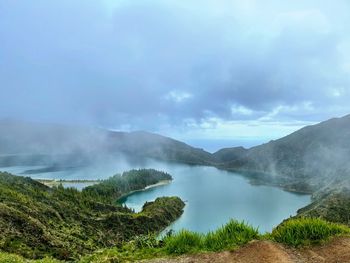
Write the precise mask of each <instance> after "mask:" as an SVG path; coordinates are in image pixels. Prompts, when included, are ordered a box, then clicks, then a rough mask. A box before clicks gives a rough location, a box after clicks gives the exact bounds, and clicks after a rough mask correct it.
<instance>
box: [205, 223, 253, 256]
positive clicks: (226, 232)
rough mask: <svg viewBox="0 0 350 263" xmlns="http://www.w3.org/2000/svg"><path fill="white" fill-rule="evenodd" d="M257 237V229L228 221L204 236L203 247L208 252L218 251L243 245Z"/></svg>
mask: <svg viewBox="0 0 350 263" xmlns="http://www.w3.org/2000/svg"><path fill="white" fill-rule="evenodd" d="M258 237H259V232H258V229H257V228H253V227H252V226H250V225H248V224H246V223H245V222H238V221H236V220H230V221H229V222H228V223H227V224H226V225H224V226H222V227H221V228H219V229H217V230H216V231H213V232H209V233H208V234H207V235H205V238H204V247H205V249H206V250H208V251H220V250H224V249H230V248H234V247H237V246H240V245H244V244H246V243H248V242H249V241H251V240H252V239H256V238H258Z"/></svg>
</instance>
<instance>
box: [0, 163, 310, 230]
mask: <svg viewBox="0 0 350 263" xmlns="http://www.w3.org/2000/svg"><path fill="white" fill-rule="evenodd" d="M38 168H40V167H38ZM132 168H155V169H158V170H163V171H166V172H168V173H170V174H171V175H172V176H173V178H174V180H173V181H172V182H171V183H170V184H167V185H162V186H158V187H155V188H150V189H147V190H144V191H141V192H136V193H133V194H131V195H129V196H128V197H126V198H125V204H126V205H127V206H128V207H130V208H133V209H135V210H136V211H140V210H141V208H142V206H143V204H144V203H145V202H146V201H152V200H154V199H155V198H157V197H160V196H179V197H180V198H181V199H182V200H184V201H185V202H186V207H185V211H184V213H183V215H182V216H181V217H180V218H179V219H178V220H177V221H176V222H175V223H173V224H172V225H171V226H170V228H171V229H174V230H179V229H182V228H186V229H189V230H193V231H198V232H203V233H204V232H208V231H210V230H214V229H216V228H217V227H219V226H221V225H222V224H225V223H226V222H227V221H228V220H229V219H230V218H234V219H238V220H244V221H246V222H248V223H250V224H252V225H253V226H255V227H259V230H260V232H262V233H263V232H265V231H271V230H272V228H273V227H274V226H276V225H278V224H279V223H280V222H281V221H282V220H283V219H286V218H288V217H289V216H291V215H294V214H295V213H296V211H297V210H298V209H299V208H301V207H303V206H305V205H307V204H309V203H310V196H309V195H300V194H295V193H290V192H286V191H283V190H281V189H279V188H275V187H269V186H256V185H251V184H249V181H248V180H247V179H246V178H245V177H243V176H241V175H239V174H237V173H232V172H227V171H222V170H218V169H216V168H213V167H205V166H188V165H180V164H168V163H160V162H154V161H149V162H146V163H143V164H138V165H135V164H133V165H129V164H128V163H125V162H120V161H115V162H108V163H103V164H101V163H99V164H95V165H92V166H90V167H84V168H76V169H71V170H66V171H59V172H50V173H40V174H31V175H29V176H30V177H32V178H44V179H67V180H69V179H89V180H96V179H105V178H108V177H110V176H112V175H113V174H115V173H117V172H118V173H120V172H122V171H126V170H129V169H132ZM27 169H32V167H11V168H10V167H8V168H1V169H0V170H6V171H9V172H12V173H14V174H20V173H21V172H23V171H25V170H27ZM69 186H73V187H77V188H81V185H80V184H77V185H76V186H75V185H74V183H71V184H70V185H69Z"/></svg>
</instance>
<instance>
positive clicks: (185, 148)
mask: <svg viewBox="0 0 350 263" xmlns="http://www.w3.org/2000/svg"><path fill="white" fill-rule="evenodd" d="M105 156H115V157H118V156H123V157H126V158H130V159H135V158H136V159H137V158H153V159H158V160H163V161H175V162H181V163H187V164H201V165H211V164H212V156H211V154H210V153H208V152H206V151H204V150H202V149H198V148H194V147H191V146H189V145H187V144H185V143H183V142H180V141H177V140H174V139H171V138H168V137H164V136H161V135H157V134H153V133H148V132H144V131H137V132H116V131H108V130H102V129H92V128H85V127H72V126H65V125H57V124H41V123H40V124H38V123H30V122H17V121H2V122H1V121H0V167H1V166H12V165H18V164H24V165H29V164H37V165H52V164H55V165H60V164H66V165H67V166H74V165H84V164H86V163H89V162H90V161H91V160H93V159H95V158H102V159H103V158H104V157H105Z"/></svg>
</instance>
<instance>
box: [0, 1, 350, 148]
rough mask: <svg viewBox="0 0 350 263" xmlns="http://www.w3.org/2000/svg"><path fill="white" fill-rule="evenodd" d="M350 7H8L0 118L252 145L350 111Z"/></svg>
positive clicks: (0, 55) (0, 29)
mask: <svg viewBox="0 0 350 263" xmlns="http://www.w3.org/2000/svg"><path fill="white" fill-rule="evenodd" d="M349 13H350V2H349V1H348V0H344V1H342V0H332V1H322V0H317V1H316V0H315V1H314V0H286V1H280V0H245V1H242V0H215V1H213V0H212V1H209V0H186V1H179V0H103V1H102V0H101V1H95V0H94V1H92V0H74V1H72V0H50V1H47V0H35V1H29V0H18V1H13V0H0V103H1V107H0V119H8V118H9V119H17V120H29V121H37V122H50V123H66V124H79V125H87V126H96V127H103V128H108V129H113V130H124V131H132V130H146V131H151V132H156V133H161V134H163V135H167V136H171V137H174V138H177V139H180V140H184V141H187V142H193V143H194V144H198V146H200V145H201V141H203V140H217V141H225V142H226V141H230V140H232V141H235V142H236V141H241V142H242V144H244V145H248V146H251V145H253V144H255V143H257V142H263V141H268V140H270V139H276V138H279V137H281V136H284V135H287V134H289V133H290V132H293V131H295V130H297V129H299V128H301V127H303V126H305V125H309V124H314V123H317V122H319V121H322V120H325V119H328V118H331V117H340V116H343V115H346V114H349V113H350V103H349V101H350V86H349V84H350V29H349V25H350V16H349Z"/></svg>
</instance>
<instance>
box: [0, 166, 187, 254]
mask: <svg viewBox="0 0 350 263" xmlns="http://www.w3.org/2000/svg"><path fill="white" fill-rule="evenodd" d="M139 173H140V174H142V177H143V180H146V181H147V182H146V184H152V183H154V182H155V179H154V178H155V177H157V178H158V180H165V179H169V175H168V174H165V173H161V172H157V171H154V170H140V171H132V172H130V173H126V174H124V176H115V177H114V178H112V179H109V180H107V181H106V182H102V185H110V183H112V182H113V181H114V180H118V181H120V182H124V183H129V184H130V185H131V189H137V188H138V187H144V184H141V185H135V187H133V186H132V185H133V184H134V183H133V182H136V183H137V180H136V181H134V180H135V177H137V174H139ZM154 173H155V175H154ZM117 178H118V179H117ZM107 182H108V183H109V184H107ZM95 187H96V188H97V187H98V188H99V189H104V187H101V186H95ZM106 188H107V187H106ZM112 188H113V184H112ZM109 189H110V188H109ZM128 190H129V189H125V191H128ZM115 192H116V193H120V194H124V193H126V192H124V190H123V189H122V188H120V189H119V188H118V189H117V190H116V191H115ZM99 196H100V198H96V194H91V192H90V191H83V192H79V191H77V190H75V189H72V188H70V189H64V188H63V187H57V188H49V187H47V186H45V185H43V184H41V183H39V182H36V181H34V180H32V179H30V178H25V177H19V176H14V175H11V174H8V173H0V231H1V233H2V234H1V235H0V250H1V251H5V252H10V253H16V254H20V255H22V256H24V257H26V258H42V257H45V256H52V257H55V258H58V259H65V260H73V259H77V258H78V257H80V256H81V255H82V254H86V253H89V252H92V251H94V250H96V249H99V248H107V247H115V246H118V245H120V244H121V243H122V242H123V241H127V240H130V239H132V238H133V237H135V236H137V235H142V234H148V233H152V232H158V231H160V230H162V229H164V228H165V227H166V226H168V225H169V224H170V223H171V222H172V221H174V220H175V219H177V218H178V217H179V216H180V215H181V214H182V212H183V207H184V203H183V202H182V201H181V199H179V198H177V197H162V198H158V199H156V200H155V201H154V202H150V203H147V204H145V206H144V208H143V210H142V211H141V212H140V213H133V212H132V211H131V210H129V209H128V208H126V207H122V206H120V205H117V204H116V203H114V202H112V201H111V199H110V197H108V198H102V197H103V191H101V192H100V193H99ZM117 196H118V195H114V197H115V198H116V197H117ZM106 200H108V201H106Z"/></svg>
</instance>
